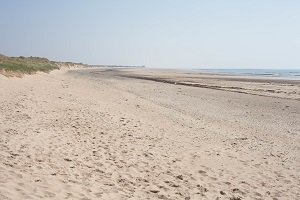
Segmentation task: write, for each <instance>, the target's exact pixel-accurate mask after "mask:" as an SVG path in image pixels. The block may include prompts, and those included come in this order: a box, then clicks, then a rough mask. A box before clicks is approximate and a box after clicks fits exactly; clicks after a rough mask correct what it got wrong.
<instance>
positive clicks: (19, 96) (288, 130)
mask: <svg viewBox="0 0 300 200" xmlns="http://www.w3.org/2000/svg"><path fill="white" fill-rule="evenodd" d="M174 83H176V84H174ZM299 100H300V83H299V82H297V81H294V82H291V81H266V80H255V81H254V80H246V79H239V78H233V77H222V76H217V75H201V74H200V75H198V74H190V73H183V72H175V71H157V70H152V71H151V70H142V69H140V70H133V69H132V70H121V71H120V70H114V69H106V70H101V69H83V70H71V71H65V72H62V71H55V72H52V73H50V74H43V73H38V74H36V75H32V76H25V77H23V78H22V79H19V78H9V79H8V78H5V77H3V76H0V134H1V137H0V160H1V162H0V199H1V200H5V199H13V200H18V199H22V200H23V199H196V200H198V199H213V200H215V199H232V200H233V199H235V200H237V199H273V200H275V199H288V200H293V199H295V200H296V199H300V101H299Z"/></svg>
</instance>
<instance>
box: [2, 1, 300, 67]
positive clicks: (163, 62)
mask: <svg viewBox="0 0 300 200" xmlns="http://www.w3.org/2000/svg"><path fill="white" fill-rule="evenodd" d="M0 53H3V54H6V55H10V56H20V55H24V56H31V55H33V56H42V57H48V58H50V59H54V60H63V61H76V62H84V63H89V64H122V65H146V66H148V67H150V66H152V67H181V68H224V67H228V68H299V69H300V0H106V1H104V0H56V1H55V0H26V1H25V0H0Z"/></svg>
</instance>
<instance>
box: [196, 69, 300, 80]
mask: <svg viewBox="0 0 300 200" xmlns="http://www.w3.org/2000/svg"><path fill="white" fill-rule="evenodd" d="M195 71H197V72H202V73H212V74H227V75H239V76H252V77H265V78H278V79H290V80H300V69H290V70H286V69H196V70H195Z"/></svg>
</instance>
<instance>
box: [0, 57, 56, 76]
mask: <svg viewBox="0 0 300 200" xmlns="http://www.w3.org/2000/svg"><path fill="white" fill-rule="evenodd" d="M54 69H58V67H57V65H56V64H55V63H54V62H51V61H49V60H48V59H46V58H38V57H28V58H25V57H7V56H3V55H1V54H0V72H1V71H4V72H5V73H10V72H12V73H21V74H33V73H35V72H37V71H42V72H49V71H51V70H54Z"/></svg>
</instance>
